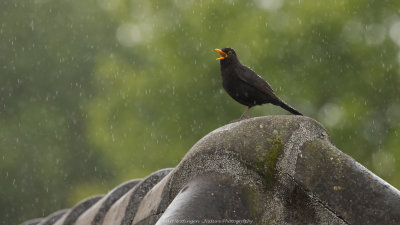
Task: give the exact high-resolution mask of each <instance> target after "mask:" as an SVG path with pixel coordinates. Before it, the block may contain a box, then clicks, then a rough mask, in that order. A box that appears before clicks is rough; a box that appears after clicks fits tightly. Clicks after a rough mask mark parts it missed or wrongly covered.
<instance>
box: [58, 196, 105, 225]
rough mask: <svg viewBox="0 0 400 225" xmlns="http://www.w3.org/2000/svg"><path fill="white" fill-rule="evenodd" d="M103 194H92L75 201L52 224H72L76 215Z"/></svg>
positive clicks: (76, 217)
mask: <svg viewBox="0 0 400 225" xmlns="http://www.w3.org/2000/svg"><path fill="white" fill-rule="evenodd" d="M102 197H103V195H97V196H92V197H89V198H86V199H85V200H83V201H81V202H79V203H77V204H76V205H75V206H74V207H73V208H71V209H69V210H68V211H67V212H66V213H65V214H64V215H63V216H62V217H61V218H60V219H58V220H57V221H56V222H55V223H54V225H72V224H74V222H75V221H76V220H77V219H78V217H79V216H80V215H81V214H82V213H83V212H85V211H86V210H87V209H88V208H90V207H91V206H92V205H93V204H95V203H96V202H97V201H99V200H100V199H101V198H102Z"/></svg>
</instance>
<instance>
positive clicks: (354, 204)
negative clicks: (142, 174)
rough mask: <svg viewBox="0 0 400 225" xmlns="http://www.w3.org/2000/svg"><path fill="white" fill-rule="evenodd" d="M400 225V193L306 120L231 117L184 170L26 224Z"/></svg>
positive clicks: (194, 151)
mask: <svg viewBox="0 0 400 225" xmlns="http://www.w3.org/2000/svg"><path fill="white" fill-rule="evenodd" d="M28 224H29V225H36V224H40V225H44V224H46V225H47V224H48V225H50V224H58V225H62V224H63V225H68V224H70V225H88V224H90V225H100V224H107V225H108V224H110V225H114V224H123V225H131V224H135V225H144V224H149V225H150V224H151V225H153V224H158V225H163V224H169V225H172V224H364V225H367V224H387V225H389V224H400V192H399V191H398V190H397V189H395V188H394V187H392V186H391V185H389V184H388V183H386V182H385V181H383V180H382V179H380V178H379V177H377V176H376V175H374V174H373V173H372V172H370V171H369V170H367V169H366V168H365V167H363V166H362V165H361V164H359V163H357V162H356V161H355V160H354V159H352V158H351V157H349V156H348V155H346V154H344V153H343V152H341V151H340V150H339V149H337V148H336V147H335V146H334V145H333V144H332V142H331V140H330V137H329V135H328V133H327V131H326V130H325V129H324V128H323V127H322V126H321V125H320V124H319V123H318V122H316V121H315V120H313V119H310V118H307V117H302V116H267V117H258V118H252V119H247V120H242V121H239V122H235V123H231V124H228V125H226V126H223V127H221V128H218V129H216V130H214V131H213V132H211V133H209V134H208V135H206V136H205V137H203V138H202V139H201V140H199V141H198V142H197V143H196V144H195V145H194V146H193V147H192V148H191V149H190V151H189V152H188V153H187V154H186V156H185V157H184V158H183V160H182V161H181V162H180V163H179V164H178V165H177V167H176V168H171V169H163V170H159V171H157V172H154V173H152V174H150V175H149V176H148V177H146V178H144V179H135V180H132V181H128V182H125V183H123V184H121V185H119V186H118V187H116V188H114V189H113V190H111V191H110V192H109V193H108V194H107V195H104V196H94V197H91V198H88V199H86V200H83V201H82V202H80V203H78V204H77V205H75V206H74V207H73V208H71V209H65V210H61V211H57V212H55V213H53V214H51V215H49V216H48V217H46V218H41V219H34V220H31V221H27V222H25V223H23V225H28Z"/></svg>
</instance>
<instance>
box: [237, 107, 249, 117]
mask: <svg viewBox="0 0 400 225" xmlns="http://www.w3.org/2000/svg"><path fill="white" fill-rule="evenodd" d="M250 108H251V106H249V107H248V108H247V109H246V110H245V111H244V113H243V114H242V115H241V116H240V118H239V120H242V119H243V117H244V116H246V113H247V111H249V109H250Z"/></svg>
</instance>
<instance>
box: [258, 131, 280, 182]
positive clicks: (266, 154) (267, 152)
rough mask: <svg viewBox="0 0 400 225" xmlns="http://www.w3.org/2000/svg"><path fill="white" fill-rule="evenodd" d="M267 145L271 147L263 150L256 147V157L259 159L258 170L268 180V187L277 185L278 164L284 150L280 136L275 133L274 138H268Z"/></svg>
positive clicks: (260, 147)
mask: <svg viewBox="0 0 400 225" xmlns="http://www.w3.org/2000/svg"><path fill="white" fill-rule="evenodd" d="M267 143H269V145H270V146H269V147H267V148H263V147H262V146H259V145H257V146H256V147H255V152H256V157H257V165H256V166H257V169H259V170H261V172H262V174H264V175H265V176H266V178H267V182H268V183H267V184H268V186H270V185H273V184H274V183H275V180H276V177H275V173H276V168H275V167H276V163H277V161H278V157H279V155H280V153H281V152H282V149H283V142H282V139H281V137H280V136H279V134H277V133H273V137H272V138H267Z"/></svg>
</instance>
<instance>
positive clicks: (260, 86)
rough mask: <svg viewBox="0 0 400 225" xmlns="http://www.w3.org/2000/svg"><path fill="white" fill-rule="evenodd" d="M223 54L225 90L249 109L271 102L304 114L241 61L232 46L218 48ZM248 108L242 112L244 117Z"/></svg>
mask: <svg viewBox="0 0 400 225" xmlns="http://www.w3.org/2000/svg"><path fill="white" fill-rule="evenodd" d="M216 50H217V51H218V53H219V54H220V55H221V57H220V58H218V59H217V60H220V65H221V76H222V86H223V87H224V89H225V91H226V92H227V93H228V94H229V95H230V96H231V97H232V98H233V99H235V100H236V101H237V102H239V103H240V104H243V105H246V106H248V108H247V110H249V109H250V108H251V107H253V106H256V105H262V104H266V103H271V104H274V105H277V106H280V107H282V108H283V109H285V110H287V111H289V112H291V113H293V114H295V115H302V114H301V113H300V112H299V111H297V110H296V109H294V108H292V107H290V106H289V105H288V104H286V103H285V102H283V101H282V100H281V99H280V98H279V97H278V96H276V94H275V92H274V90H272V88H271V86H270V85H269V84H268V83H267V82H266V81H265V80H264V79H263V78H262V77H260V76H259V75H258V74H256V73H255V72H254V71H253V70H251V69H250V68H249V67H247V66H245V65H243V64H241V63H240V61H239V59H238V57H237V55H236V52H235V50H233V49H232V48H223V49H221V50H220V49H216ZM247 110H246V111H245V112H244V113H243V114H242V116H241V117H240V118H242V117H243V116H244V115H245V114H246V112H247Z"/></svg>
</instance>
